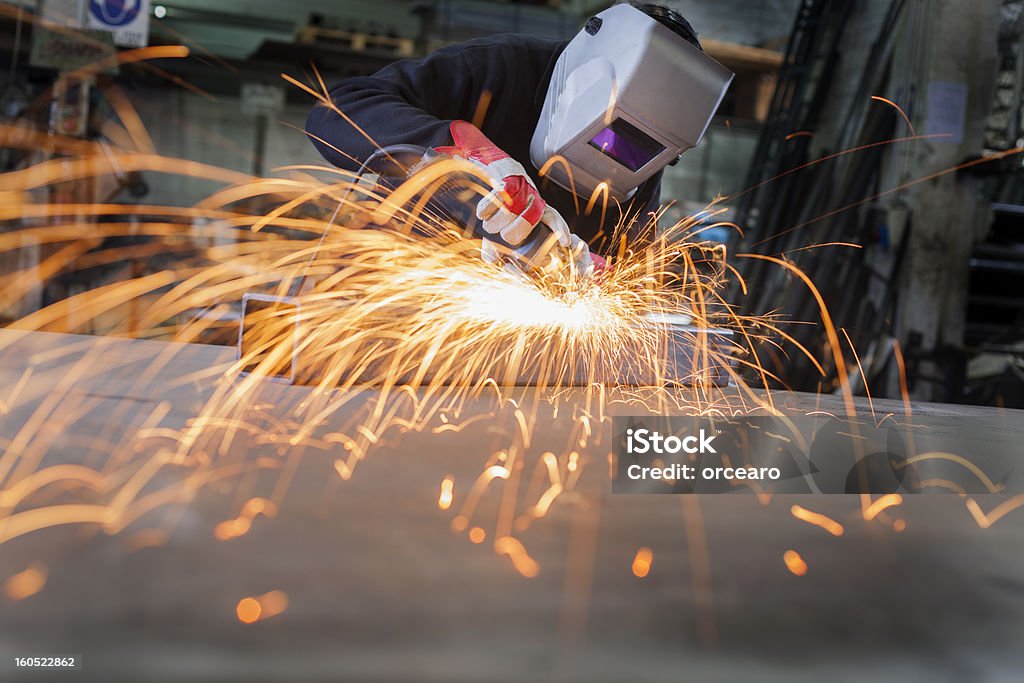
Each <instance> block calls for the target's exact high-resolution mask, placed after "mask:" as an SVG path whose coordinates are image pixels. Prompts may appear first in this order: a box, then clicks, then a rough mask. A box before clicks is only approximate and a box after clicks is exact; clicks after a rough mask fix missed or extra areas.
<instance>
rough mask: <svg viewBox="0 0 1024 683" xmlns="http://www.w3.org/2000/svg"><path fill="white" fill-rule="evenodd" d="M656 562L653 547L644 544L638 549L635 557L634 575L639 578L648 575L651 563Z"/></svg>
mask: <svg viewBox="0 0 1024 683" xmlns="http://www.w3.org/2000/svg"><path fill="white" fill-rule="evenodd" d="M653 562H654V553H653V552H651V549H650V548H648V547H646V546H644V547H641V548H640V549H639V550H637V551H636V556H635V557H634V558H633V567H632V569H633V576H635V577H636V578H638V579H643V578H646V577H647V574H649V573H650V571H651V564H652V563H653Z"/></svg>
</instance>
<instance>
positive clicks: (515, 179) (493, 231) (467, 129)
mask: <svg viewBox="0 0 1024 683" xmlns="http://www.w3.org/2000/svg"><path fill="white" fill-rule="evenodd" d="M451 132H452V140H453V141H454V142H455V145H454V146H453V147H451V148H440V149H439V150H438V151H441V152H445V153H448V154H452V155H455V156H460V157H463V158H465V159H468V160H470V161H472V162H474V163H476V164H477V165H479V166H480V167H481V168H483V169H484V171H485V172H486V173H487V175H488V176H489V177H490V178H491V183H492V189H491V191H490V192H489V193H488V194H487V195H485V196H484V198H483V199H481V200H480V202H479V203H478V204H477V207H476V215H477V218H479V219H480V220H481V221H483V229H484V231H485V232H486V233H487V234H489V235H500V236H501V238H502V239H503V240H505V242H507V243H508V244H511V245H513V246H515V245H517V244H520V243H522V242H523V240H525V239H526V238H527V237H529V236H530V233H532V232H533V229H534V228H535V227H536V226H537V224H538V223H541V224H543V225H544V226H545V227H547V228H548V229H549V230H550V231H551V232H552V233H554V235H555V236H556V238H557V239H558V243H559V244H560V245H562V246H563V247H565V248H567V249H570V250H571V252H572V254H573V261H574V262H575V263H576V267H577V268H578V269H579V271H580V272H582V273H590V272H591V271H593V262H592V260H591V255H590V248H589V247H588V246H587V243H586V242H584V241H583V240H581V239H580V238H579V237H577V236H576V235H574V234H572V233H571V232H570V231H569V226H568V224H566V222H565V219H564V218H562V216H561V215H560V214H559V213H558V212H557V211H556V210H555V209H554V208H552V207H550V206H548V204H547V202H545V201H544V199H543V198H542V197H541V196H540V192H538V191H537V187H536V186H535V185H534V184H533V181H532V180H530V176H529V175H527V173H526V169H524V168H523V166H522V164H520V163H519V162H518V161H516V160H515V159H513V158H512V157H510V156H509V155H508V154H507V153H506V152H505V151H504V150H502V149H500V148H499V147H498V146H497V145H495V144H494V143H493V142H491V141H490V140H489V139H488V138H487V136H486V135H484V134H483V133H482V132H480V130H479V129H478V128H477V127H476V126H474V125H473V124H472V123H469V122H467V121H454V122H452V125H451ZM484 241H485V244H484V249H483V250H482V253H483V256H484V259H486V260H488V261H492V260H493V259H494V258H495V257H496V255H497V250H496V249H494V248H493V246H491V248H488V245H487V244H486V240H484Z"/></svg>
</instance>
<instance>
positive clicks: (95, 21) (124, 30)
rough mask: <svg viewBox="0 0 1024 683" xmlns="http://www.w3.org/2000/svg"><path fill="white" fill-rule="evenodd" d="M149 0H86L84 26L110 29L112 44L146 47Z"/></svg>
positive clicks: (104, 29) (147, 42)
mask: <svg viewBox="0 0 1024 683" xmlns="http://www.w3.org/2000/svg"><path fill="white" fill-rule="evenodd" d="M149 2H150V0H87V1H86V4H87V5H88V6H87V7H86V10H85V11H86V15H85V27H86V28H95V29H99V30H101V31H110V32H111V33H112V34H113V36H114V45H117V46H119V47H146V45H148V44H149Z"/></svg>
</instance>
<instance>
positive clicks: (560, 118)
mask: <svg viewBox="0 0 1024 683" xmlns="http://www.w3.org/2000/svg"><path fill="white" fill-rule="evenodd" d="M732 78H733V74H732V72H731V71H729V70H728V69H726V68H725V67H724V66H722V65H721V64H719V63H718V62H716V61H715V60H714V59H712V58H711V57H708V56H707V55H706V54H704V53H703V52H702V51H701V50H699V49H698V48H696V47H694V46H693V45H691V44H690V43H689V42H687V41H686V40H684V39H683V38H682V37H681V36H678V35H676V34H675V33H674V32H673V31H672V30H671V29H669V28H668V27H666V26H663V25H662V24H660V23H659V22H658V21H656V20H655V19H652V18H651V17H649V16H647V15H646V14H644V13H643V12H641V11H640V10H638V9H636V8H635V7H632V6H630V5H626V4H623V5H615V6H613V7H610V8H608V9H606V10H605V11H603V12H601V13H600V14H598V15H597V16H595V17H592V18H591V19H590V21H588V22H587V25H586V28H584V29H583V30H582V31H580V33H579V34H578V35H577V36H576V37H575V38H573V39H572V41H570V42H569V44H568V45H567V46H566V48H565V51H564V52H562V54H561V56H559V58H558V61H557V62H556V63H555V68H554V73H553V74H552V77H551V84H550V85H549V86H548V92H547V97H546V98H545V100H544V107H543V109H542V110H541V115H540V120H539V121H538V122H537V130H536V131H535V132H534V134H533V139H532V140H531V143H530V159H531V161H532V162H533V165H534V166H535V167H536V168H537V169H539V170H541V171H543V173H544V175H545V177H547V178H550V179H551V180H553V181H554V182H556V183H557V184H559V185H561V186H562V187H564V188H566V189H567V190H570V191H573V192H575V193H576V194H577V195H579V196H581V197H590V196H591V195H592V194H593V193H594V192H595V191H596V190H597V189H598V188H600V187H602V183H603V184H604V187H607V190H608V195H609V196H610V197H611V198H612V199H615V200H619V201H622V200H625V199H628V198H629V196H630V195H631V194H632V193H633V191H634V190H636V188H637V187H638V186H639V185H640V184H641V183H642V182H644V181H645V180H647V179H648V178H650V177H651V176H652V175H654V174H655V173H657V172H658V171H660V170H661V169H663V168H664V167H665V166H667V165H668V164H670V163H672V162H673V161H674V160H676V159H678V158H679V155H681V154H682V153H683V152H685V151H686V150H688V149H690V148H691V147H693V146H695V145H696V144H697V143H698V142H700V139H701V138H702V137H703V136H704V131H705V130H706V129H707V127H708V124H709V123H710V122H711V117H712V116H714V114H715V111H716V110H717V109H718V105H719V104H720V103H721V101H722V98H723V97H724V96H725V91H726V90H727V89H728V87H729V83H731V82H732Z"/></svg>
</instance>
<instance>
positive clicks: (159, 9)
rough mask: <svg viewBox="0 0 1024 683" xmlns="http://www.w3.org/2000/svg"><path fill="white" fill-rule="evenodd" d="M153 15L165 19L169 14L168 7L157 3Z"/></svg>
mask: <svg viewBox="0 0 1024 683" xmlns="http://www.w3.org/2000/svg"><path fill="white" fill-rule="evenodd" d="M153 16H154V17H156V18H157V19H163V18H164V17H166V16H167V8H166V7H164V6H163V5H156V6H155V7H153Z"/></svg>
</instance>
